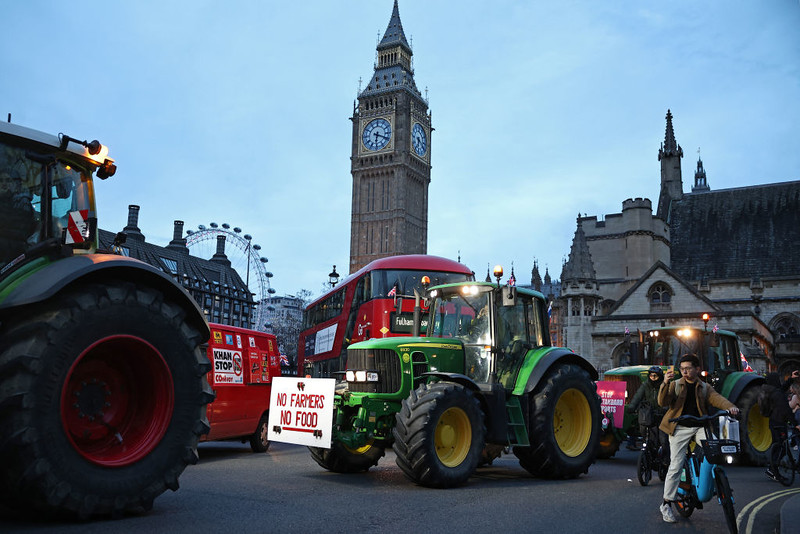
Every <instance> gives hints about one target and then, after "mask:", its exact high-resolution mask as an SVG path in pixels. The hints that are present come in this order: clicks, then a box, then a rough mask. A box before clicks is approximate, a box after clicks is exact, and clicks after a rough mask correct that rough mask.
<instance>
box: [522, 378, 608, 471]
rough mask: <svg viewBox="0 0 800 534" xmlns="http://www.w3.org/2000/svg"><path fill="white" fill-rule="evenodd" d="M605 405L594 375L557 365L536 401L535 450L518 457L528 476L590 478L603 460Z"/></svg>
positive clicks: (532, 419)
mask: <svg viewBox="0 0 800 534" xmlns="http://www.w3.org/2000/svg"><path fill="white" fill-rule="evenodd" d="M600 414H601V412H600V399H599V397H598V396H597V389H596V387H595V385H594V382H592V379H591V377H590V376H589V373H587V372H586V371H585V370H584V369H582V368H580V367H579V366H577V365H572V364H561V365H556V366H555V367H554V368H551V369H550V370H549V371H548V374H547V375H546V376H545V377H544V379H543V380H542V381H541V382H540V383H539V384H538V385H537V386H536V389H535V390H534V391H533V394H532V395H531V396H530V408H529V414H528V437H529V439H530V443H531V444H530V446H529V447H515V448H514V454H515V455H516V456H517V458H519V463H520V465H521V466H522V467H524V468H525V469H526V470H527V471H528V472H530V473H531V474H533V475H535V476H539V477H543V478H573V477H577V476H578V475H580V474H581V473H586V472H587V471H588V470H589V466H590V465H591V464H592V462H594V460H595V457H596V456H597V448H598V441H599V437H600V417H601V416H600Z"/></svg>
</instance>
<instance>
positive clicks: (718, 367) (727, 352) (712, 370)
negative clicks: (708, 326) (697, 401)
mask: <svg viewBox="0 0 800 534" xmlns="http://www.w3.org/2000/svg"><path fill="white" fill-rule="evenodd" d="M709 340H713V341H711V342H710V343H707V346H708V349H707V352H706V354H707V362H708V374H709V376H710V377H711V385H712V386H714V389H716V390H717V391H721V390H722V385H723V384H724V383H725V380H726V379H727V378H728V375H730V374H731V373H733V372H736V371H740V370H741V365H742V364H741V360H740V356H739V344H738V343H737V342H736V338H735V337H732V336H724V335H723V336H717V337H716V339H714V338H713V337H712V336H709Z"/></svg>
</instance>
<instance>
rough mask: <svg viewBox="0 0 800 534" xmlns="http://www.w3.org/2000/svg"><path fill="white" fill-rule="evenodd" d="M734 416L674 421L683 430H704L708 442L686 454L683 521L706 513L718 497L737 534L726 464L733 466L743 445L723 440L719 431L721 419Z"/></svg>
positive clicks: (681, 496) (678, 506) (680, 496)
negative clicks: (700, 511) (708, 504)
mask: <svg viewBox="0 0 800 534" xmlns="http://www.w3.org/2000/svg"><path fill="white" fill-rule="evenodd" d="M730 415H731V414H730V413H729V412H727V411H719V412H717V413H715V414H710V415H704V416H701V417H695V416H693V415H682V416H680V417H677V418H675V419H670V421H672V422H677V423H678V424H679V425H681V426H688V427H703V428H704V429H705V432H706V438H708V439H704V440H701V441H700V447H697V446H695V447H692V446H691V444H690V446H689V447H688V448H687V450H686V459H685V460H684V464H683V470H682V471H681V482H680V484H679V485H678V498H677V500H676V501H675V508H676V509H677V511H678V513H679V514H680V515H682V516H683V517H689V516H690V515H692V512H694V510H695V508H697V509H702V508H703V503H706V502H708V501H710V500H711V497H713V496H714V495H716V496H717V501H718V502H719V504H721V505H722V509H723V511H724V512H725V521H726V522H727V524H728V531H729V532H731V533H733V534H736V533H737V527H736V511H735V510H734V506H733V505H734V500H733V492H732V491H731V486H730V484H729V483H728V476H727V475H726V474H725V470H724V469H723V468H722V464H726V463H727V464H731V463H733V461H734V460H735V459H736V456H737V455H738V454H739V452H740V448H739V442H738V441H734V440H728V439H719V437H718V435H719V432H717V431H716V428H718V427H719V424H717V423H718V421H719V418H720V417H724V416H730ZM695 445H696V444H695Z"/></svg>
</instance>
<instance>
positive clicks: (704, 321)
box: [703, 313, 709, 332]
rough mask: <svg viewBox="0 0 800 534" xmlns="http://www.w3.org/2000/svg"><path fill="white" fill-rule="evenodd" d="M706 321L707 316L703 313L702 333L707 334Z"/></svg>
mask: <svg viewBox="0 0 800 534" xmlns="http://www.w3.org/2000/svg"><path fill="white" fill-rule="evenodd" d="M708 319H709V316H708V314H707V313H704V314H703V331H704V332H708Z"/></svg>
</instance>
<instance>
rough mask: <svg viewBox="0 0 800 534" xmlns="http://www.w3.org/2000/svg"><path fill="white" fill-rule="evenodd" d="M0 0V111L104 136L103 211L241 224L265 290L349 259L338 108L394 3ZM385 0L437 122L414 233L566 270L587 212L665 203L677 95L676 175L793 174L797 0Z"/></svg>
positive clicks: (480, 270)
mask: <svg viewBox="0 0 800 534" xmlns="http://www.w3.org/2000/svg"><path fill="white" fill-rule="evenodd" d="M2 5H3V8H2V13H3V23H4V24H3V31H2V32H0V47H2V51H3V52H2V55H1V56H0V79H2V83H0V113H2V115H0V116H1V117H2V120H6V116H7V114H8V113H10V114H11V117H12V122H15V123H17V124H21V125H24V126H27V127H31V128H34V129H37V130H42V131H46V132H48V133H54V134H57V133H59V132H63V133H65V134H68V135H70V136H72V137H76V138H81V139H88V140H91V139H95V138H96V139H99V140H100V141H101V142H102V143H104V144H106V145H108V146H109V148H110V155H111V156H112V157H113V158H115V159H116V162H117V165H118V168H119V170H118V172H117V174H116V175H115V176H114V177H113V178H111V179H109V180H107V181H98V182H97V183H96V192H97V198H98V206H99V208H98V215H99V224H100V227H101V228H104V229H106V230H110V231H119V230H121V229H122V228H123V227H124V226H125V224H126V221H127V206H128V205H129V204H138V205H139V206H141V212H140V217H139V227H140V228H141V230H142V232H143V233H144V234H145V236H146V238H147V240H148V241H149V242H152V243H156V244H160V245H166V244H167V243H168V242H169V240H170V239H171V238H172V229H173V220H175V219H180V220H183V221H184V222H185V224H186V228H187V229H192V228H194V229H196V228H197V225H199V224H204V225H208V223H210V222H212V221H214V222H217V223H220V224H221V223H224V222H227V223H229V224H231V225H232V226H238V227H241V228H242V229H243V230H244V231H245V232H247V233H249V234H251V235H252V236H253V238H254V242H256V243H258V244H260V245H261V246H262V247H263V248H262V251H261V252H262V254H263V255H264V256H266V257H268V258H269V263H268V264H267V269H268V270H269V271H271V272H272V273H274V278H272V287H273V288H275V289H276V291H277V294H278V295H284V294H295V293H296V292H297V291H299V290H300V289H308V290H310V291H312V293H314V294H315V295H318V294H319V293H320V291H321V289H322V283H323V282H324V281H326V280H327V274H328V273H329V272H330V270H331V266H332V265H333V264H335V265H336V266H337V270H338V271H339V272H340V273H341V274H343V275H345V274H347V273H346V270H347V266H348V263H349V253H350V250H349V248H350V237H349V236H350V208H351V188H352V178H351V175H350V147H351V134H352V124H351V121H350V120H349V119H350V117H351V116H352V113H353V104H354V101H355V100H356V97H357V92H358V89H359V80H367V79H368V78H369V77H370V76H371V74H372V72H373V65H374V61H375V47H376V45H377V42H378V40H379V39H380V37H382V36H383V33H384V31H385V30H386V26H387V24H388V22H389V18H390V15H391V13H392V5H393V1H392V0H380V1H376V0H346V1H340V2H325V1H318V0H312V1H305V2H275V1H241V0H229V1H226V2H219V1H169V0H162V1H159V2H156V1H151V0H137V1H135V2H100V1H94V0H84V1H83V2H79V3H76V2H63V1H56V0H52V1H45V0H30V1H26V2H11V1H8V0H6V1H4V2H3V3H2ZM399 10H400V16H401V20H402V23H403V28H404V30H405V34H406V37H407V38H408V39H409V41H411V43H412V46H413V51H414V69H415V80H416V84H417V86H418V87H419V88H420V90H422V91H423V95H425V94H427V97H428V99H429V105H430V110H431V112H432V122H433V127H434V129H435V130H434V132H433V134H432V139H431V155H432V165H433V169H432V173H431V184H430V189H429V213H428V217H429V224H428V253H429V254H436V255H440V256H446V257H449V258H452V259H456V258H457V257H458V255H459V251H460V254H461V260H462V262H463V263H465V264H466V265H468V266H469V267H470V268H472V269H473V270H474V271H476V273H477V275H478V277H479V278H483V277H484V276H485V273H486V267H487V264H492V265H494V264H497V263H500V264H503V265H504V266H505V268H506V272H510V269H511V265H512V262H513V265H514V269H515V272H516V275H517V279H518V282H519V283H527V282H529V281H530V271H531V267H532V266H533V262H534V260H538V263H539V269H540V271H541V274H542V275H544V272H545V268H548V269H549V271H550V274H551V275H552V276H553V277H554V278H558V277H559V276H560V274H561V267H562V262H563V260H564V259H565V258H566V256H567V255H568V253H569V249H570V244H571V241H572V236H573V234H574V232H575V229H576V224H575V220H576V216H577V215H578V214H579V213H580V214H584V213H586V214H588V215H596V216H598V217H599V218H601V217H603V216H604V215H606V214H611V213H618V212H620V211H621V208H622V202H623V201H624V200H625V199H627V198H632V197H646V198H650V199H651V200H653V203H654V204H655V202H656V201H657V199H658V191H659V179H660V165H659V162H658V158H657V155H658V149H659V145H660V143H661V142H662V141H663V140H664V128H665V115H666V113H667V109H671V111H672V113H673V116H674V119H673V124H674V129H675V136H676V139H677V141H678V143H679V144H680V145H681V146H682V147H683V151H684V159H683V163H682V169H683V184H684V191H689V190H690V189H691V186H692V184H693V182H694V170H695V167H696V163H697V157H698V149H699V150H700V156H701V157H702V159H703V163H704V166H705V169H706V172H707V176H708V183H709V185H710V187H711V189H712V190H716V189H727V188H734V187H744V186H748V185H756V184H766V183H774V182H783V181H791V180H800V148H798V137H800V127H798V125H800V2H798V0H766V1H758V2H754V1H751V0H748V1H743V0H725V1H722V0H708V1H702V2H697V1H696V0H676V1H672V2H668V3H664V2H641V1H617V2H596V1H590V0H574V1H558V2H541V1H529V2H524V1H516V2H515V1H510V0H506V1H502V0H501V1H495V2H481V1H476V0H467V1H460V2H445V1H437V2H430V1H422V0H400V2H399ZM364 86H365V83H363V82H362V88H363V87H364ZM799 219H800V216H799Z"/></svg>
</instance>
